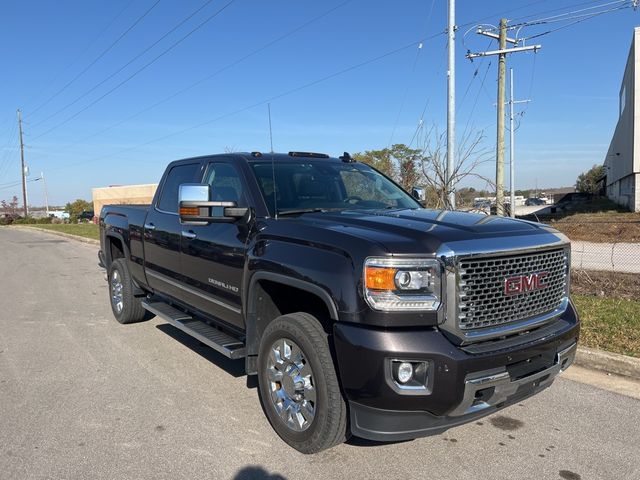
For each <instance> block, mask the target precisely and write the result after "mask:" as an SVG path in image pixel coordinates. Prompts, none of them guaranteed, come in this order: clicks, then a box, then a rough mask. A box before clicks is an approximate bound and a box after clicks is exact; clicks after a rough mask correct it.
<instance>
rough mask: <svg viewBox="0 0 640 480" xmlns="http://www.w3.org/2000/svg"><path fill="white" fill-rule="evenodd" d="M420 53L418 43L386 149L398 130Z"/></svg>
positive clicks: (420, 44)
mask: <svg viewBox="0 0 640 480" xmlns="http://www.w3.org/2000/svg"><path fill="white" fill-rule="evenodd" d="M421 51H422V43H419V44H418V49H417V50H416V55H415V58H414V59H413V64H412V66H411V72H410V74H409V75H407V86H406V87H405V89H404V93H403V95H402V101H401V102H400V108H398V114H397V115H396V120H395V122H394V124H393V129H392V130H391V136H390V137H389V144H388V147H391V143H392V142H393V137H394V136H395V134H396V129H397V128H398V123H399V122H400V115H402V110H404V105H405V103H406V102H407V96H408V95H409V88H410V83H411V79H412V78H413V74H414V73H415V71H416V65H417V64H418V59H419V58H420V52H421Z"/></svg>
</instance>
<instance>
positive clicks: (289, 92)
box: [61, 32, 443, 168]
mask: <svg viewBox="0 0 640 480" xmlns="http://www.w3.org/2000/svg"><path fill="white" fill-rule="evenodd" d="M440 35H443V32H439V33H437V34H434V35H431V36H429V37H426V38H422V39H420V40H418V41H417V42H416V41H414V42H411V43H408V44H405V45H403V46H401V47H398V48H395V49H393V50H389V51H387V52H385V53H383V54H381V55H377V56H375V57H372V58H369V59H367V60H364V61H362V62H359V63H356V64H354V65H351V66H349V67H346V68H343V69H341V70H338V71H335V72H333V73H331V74H329V75H325V76H323V77H321V78H318V79H316V80H313V81H310V82H307V83H305V84H303V85H300V86H298V87H294V88H291V89H289V90H286V91H284V92H281V93H279V94H276V95H273V96H271V97H269V98H266V99H264V100H261V101H259V102H256V103H252V104H250V105H247V106H244V107H241V108H239V109H237V110H234V111H231V112H227V113H225V114H223V115H220V116H218V117H215V118H213V119H210V120H206V121H204V122H200V123H197V124H195V125H191V126H189V127H186V128H182V129H180V130H177V131H175V132H173V133H169V134H167V135H163V136H161V137H157V138H154V139H151V140H148V141H146V142H143V143H140V144H137V145H134V146H132V147H127V148H125V149H122V150H120V151H118V152H116V153H113V154H108V155H103V156H100V157H96V158H93V159H89V160H84V161H82V162H76V163H73V164H68V165H66V166H63V167H61V168H67V167H71V166H75V165H81V164H84V163H89V162H95V161H99V160H105V159H107V158H111V157H114V156H117V155H120V154H122V153H126V152H130V151H132V150H137V149H138V148H141V147H144V146H147V145H150V144H152V143H157V142H160V141H162V140H166V139H168V138H171V137H174V136H176V135H180V134H182V133H186V132H188V131H191V130H195V129H197V128H201V127H204V126H206V125H210V124H212V123H215V122H218V121H220V120H223V119H225V118H228V117H231V116H234V115H237V114H239V113H242V112H246V111H248V110H252V109H254V108H257V107H260V106H264V105H266V104H268V103H269V102H273V101H274V100H278V99H280V98H283V97H286V96H289V95H292V94H294V93H297V92H299V91H301V90H306V89H308V88H310V87H313V86H315V85H318V84H320V83H324V82H326V81H328V80H331V79H333V78H335V77H338V76H340V75H344V74H345V73H348V72H351V71H353V70H356V69H358V68H362V67H364V66H366V65H369V64H372V63H375V62H378V61H380V60H382V59H384V58H387V57H390V56H392V55H395V54H397V53H399V52H402V51H404V50H407V49H408V48H411V47H415V45H416V44H417V43H420V42H425V41H426V40H430V39H432V38H435V37H438V36H440Z"/></svg>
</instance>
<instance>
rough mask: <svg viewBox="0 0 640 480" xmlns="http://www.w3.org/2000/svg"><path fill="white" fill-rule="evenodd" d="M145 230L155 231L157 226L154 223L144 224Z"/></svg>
mask: <svg viewBox="0 0 640 480" xmlns="http://www.w3.org/2000/svg"><path fill="white" fill-rule="evenodd" d="M144 229H145V230H155V229H156V226H155V225H154V224H153V223H145V224H144Z"/></svg>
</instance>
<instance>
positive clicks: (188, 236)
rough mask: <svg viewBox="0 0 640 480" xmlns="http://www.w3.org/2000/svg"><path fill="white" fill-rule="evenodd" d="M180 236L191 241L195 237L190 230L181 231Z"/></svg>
mask: <svg viewBox="0 0 640 480" xmlns="http://www.w3.org/2000/svg"><path fill="white" fill-rule="evenodd" d="M182 236H183V237H184V238H189V239H193V238H196V237H197V235H196V234H195V233H193V232H192V231H191V230H189V231H186V230H182Z"/></svg>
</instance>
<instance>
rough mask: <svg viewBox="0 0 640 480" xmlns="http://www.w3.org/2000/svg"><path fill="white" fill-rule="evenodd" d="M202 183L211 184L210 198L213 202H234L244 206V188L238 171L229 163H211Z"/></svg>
mask: <svg viewBox="0 0 640 480" xmlns="http://www.w3.org/2000/svg"><path fill="white" fill-rule="evenodd" d="M203 183H208V184H209V185H210V186H211V200H212V201H214V202H236V203H237V204H238V206H239V207H245V206H246V203H247V202H246V200H245V196H244V188H243V185H242V179H241V178H240V173H239V172H238V171H237V170H236V168H235V167H234V166H233V165H231V164H230V163H222V162H220V163H211V164H209V168H208V169H207V173H206V175H205V178H204V182H203Z"/></svg>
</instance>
